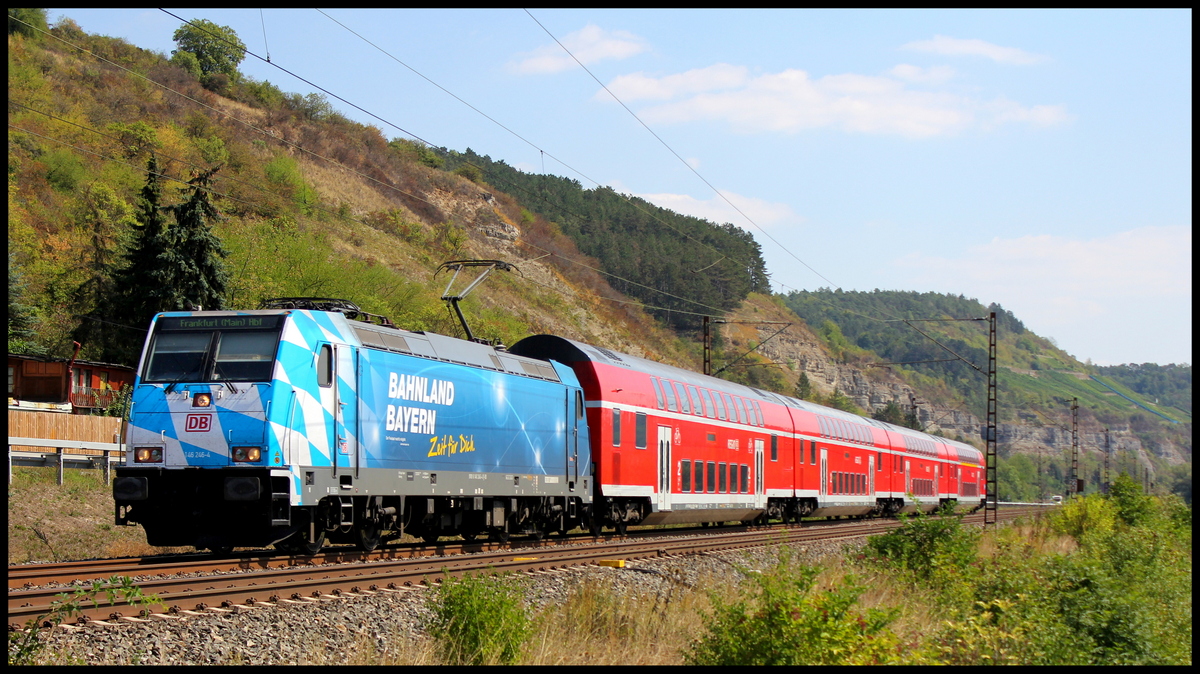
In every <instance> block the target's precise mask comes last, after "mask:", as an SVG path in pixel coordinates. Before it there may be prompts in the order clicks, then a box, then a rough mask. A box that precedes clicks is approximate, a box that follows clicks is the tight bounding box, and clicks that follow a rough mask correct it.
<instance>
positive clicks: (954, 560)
mask: <svg viewBox="0 0 1200 674" xmlns="http://www.w3.org/2000/svg"><path fill="white" fill-rule="evenodd" d="M900 521H901V524H900V527H899V528H897V529H893V530H892V531H889V532H888V533H886V534H881V535H879V536H871V537H869V538H868V539H867V545H866V551H865V554H866V555H867V557H869V558H873V559H875V560H877V561H880V562H883V563H885V564H887V565H890V566H895V567H899V568H901V569H908V570H910V571H912V572H914V573H915V574H916V575H917V576H918V577H919V578H929V577H930V576H931V575H933V574H934V573H935V572H936V571H937V570H939V569H943V568H952V569H964V568H966V567H967V566H969V565H970V564H971V563H972V562H974V561H975V556H976V549H977V547H978V543H979V530H978V529H974V528H967V527H963V525H962V515H959V514H953V513H949V514H945V515H942V516H940V517H930V516H929V515H926V514H925V513H923V512H918V513H917V514H916V515H915V516H913V517H908V516H903V515H902V516H901V518H900Z"/></svg>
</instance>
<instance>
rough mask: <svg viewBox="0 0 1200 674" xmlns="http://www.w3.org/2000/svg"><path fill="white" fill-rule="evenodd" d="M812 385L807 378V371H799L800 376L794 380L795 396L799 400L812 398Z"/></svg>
mask: <svg viewBox="0 0 1200 674" xmlns="http://www.w3.org/2000/svg"><path fill="white" fill-rule="evenodd" d="M812 394H813V385H812V382H811V381H809V380H808V373H807V372H801V373H800V378H799V379H797V380H796V397H797V398H799V399H801V400H812Z"/></svg>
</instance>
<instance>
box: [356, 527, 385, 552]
mask: <svg viewBox="0 0 1200 674" xmlns="http://www.w3.org/2000/svg"><path fill="white" fill-rule="evenodd" d="M381 533H382V532H381V531H380V530H379V525H378V524H376V523H375V522H369V521H366V522H361V523H360V524H359V525H358V526H357V527H355V528H354V537H355V538H356V539H357V543H358V547H359V549H360V550H362V551H363V552H370V551H372V550H374V549H375V548H377V547H379V539H380V534H381Z"/></svg>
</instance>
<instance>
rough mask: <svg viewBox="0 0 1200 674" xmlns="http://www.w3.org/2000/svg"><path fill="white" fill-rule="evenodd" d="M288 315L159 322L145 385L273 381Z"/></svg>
mask: <svg viewBox="0 0 1200 674" xmlns="http://www.w3.org/2000/svg"><path fill="white" fill-rule="evenodd" d="M282 319H283V316H246V315H240V316H239V315H230V316H211V317H210V316H186V317H165V318H160V319H159V320H158V322H157V323H156V324H155V329H154V338H153V340H152V341H151V344H150V350H149V353H148V354H147V356H146V362H145V363H144V364H143V368H142V380H143V381H146V382H225V381H270V379H271V371H272V369H273V366H274V363H275V351H276V349H277V348H278V346H279V333H280V328H281V326H282Z"/></svg>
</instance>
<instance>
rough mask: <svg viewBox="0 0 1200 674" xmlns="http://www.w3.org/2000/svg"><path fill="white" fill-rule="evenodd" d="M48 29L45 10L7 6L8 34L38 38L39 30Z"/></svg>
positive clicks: (39, 36)
mask: <svg viewBox="0 0 1200 674" xmlns="http://www.w3.org/2000/svg"><path fill="white" fill-rule="evenodd" d="M44 30H48V27H47V24H46V10H44V9H24V8H16V7H9V8H8V34H9V35H21V36H23V37H27V38H30V39H34V40H37V39H40V38H41V36H42V33H41V32H40V31H44Z"/></svg>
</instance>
